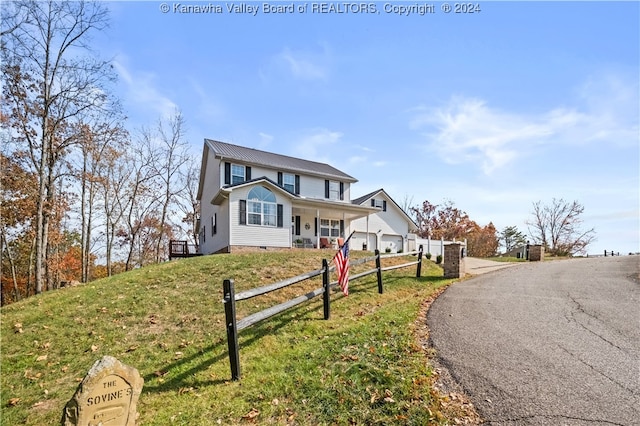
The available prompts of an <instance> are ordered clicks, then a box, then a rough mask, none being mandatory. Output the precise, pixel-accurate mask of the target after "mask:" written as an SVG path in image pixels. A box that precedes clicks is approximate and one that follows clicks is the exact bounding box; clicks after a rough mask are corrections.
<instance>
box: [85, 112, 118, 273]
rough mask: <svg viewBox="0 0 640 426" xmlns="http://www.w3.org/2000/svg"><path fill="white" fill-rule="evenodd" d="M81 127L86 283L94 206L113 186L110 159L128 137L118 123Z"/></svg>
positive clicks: (95, 212)
mask: <svg viewBox="0 0 640 426" xmlns="http://www.w3.org/2000/svg"><path fill="white" fill-rule="evenodd" d="M80 127H81V130H80V135H81V138H82V143H81V158H80V162H81V164H80V166H79V167H78V170H77V175H78V176H77V177H78V180H79V182H80V218H81V246H82V250H81V253H82V254H81V256H82V259H81V260H82V277H81V280H82V282H87V281H88V280H89V279H90V271H89V266H90V263H91V257H92V253H91V251H92V244H93V238H92V235H93V230H94V228H95V224H94V219H95V218H96V215H97V213H98V212H97V211H96V209H94V206H95V205H96V204H97V201H98V200H97V198H98V197H99V196H100V194H103V195H105V193H104V191H101V190H100V189H101V188H104V186H105V185H106V186H109V185H110V183H108V182H106V181H107V180H108V179H109V178H110V176H109V166H110V165H112V162H110V160H111V159H110V157H111V156H114V155H116V154H115V153H116V152H118V151H119V150H121V149H122V148H121V146H122V141H123V139H124V137H126V135H127V134H126V131H125V130H124V129H122V128H121V127H120V126H119V125H118V124H117V123H116V122H104V121H103V122H99V123H93V124H91V125H87V124H82V125H81V126H80ZM107 237H108V235H107ZM107 269H109V268H107Z"/></svg>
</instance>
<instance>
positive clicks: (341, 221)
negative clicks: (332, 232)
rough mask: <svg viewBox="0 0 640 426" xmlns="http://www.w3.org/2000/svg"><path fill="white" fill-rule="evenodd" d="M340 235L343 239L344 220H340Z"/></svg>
mask: <svg viewBox="0 0 640 426" xmlns="http://www.w3.org/2000/svg"><path fill="white" fill-rule="evenodd" d="M340 235H342V236H343V237H344V220H342V219H341V220H340Z"/></svg>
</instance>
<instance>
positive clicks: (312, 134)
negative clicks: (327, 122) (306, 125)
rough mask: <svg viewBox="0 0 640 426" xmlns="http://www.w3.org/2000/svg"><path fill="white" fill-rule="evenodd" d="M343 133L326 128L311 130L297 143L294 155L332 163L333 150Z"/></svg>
mask: <svg viewBox="0 0 640 426" xmlns="http://www.w3.org/2000/svg"><path fill="white" fill-rule="evenodd" d="M342 136H343V135H342V133H340V132H333V131H331V130H328V129H325V128H316V129H311V130H309V131H308V132H307V133H306V134H305V135H303V136H301V137H300V138H298V140H296V141H295V145H294V148H293V150H294V153H295V155H296V156H298V157H300V158H306V159H309V160H313V161H319V162H325V163H330V160H329V158H330V157H331V155H330V154H331V153H332V152H333V151H332V150H333V149H335V146H336V145H337V144H338V143H339V142H340V139H341V138H342Z"/></svg>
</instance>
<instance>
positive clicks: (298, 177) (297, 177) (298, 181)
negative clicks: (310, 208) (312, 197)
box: [295, 175, 300, 195]
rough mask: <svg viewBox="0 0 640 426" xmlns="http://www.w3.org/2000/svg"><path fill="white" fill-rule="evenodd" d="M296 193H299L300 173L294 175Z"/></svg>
mask: <svg viewBox="0 0 640 426" xmlns="http://www.w3.org/2000/svg"><path fill="white" fill-rule="evenodd" d="M295 193H296V195H300V175H296V189H295Z"/></svg>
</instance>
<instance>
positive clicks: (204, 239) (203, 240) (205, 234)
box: [202, 226, 207, 243]
mask: <svg viewBox="0 0 640 426" xmlns="http://www.w3.org/2000/svg"><path fill="white" fill-rule="evenodd" d="M202 242H203V243H206V242H207V227H206V226H203V227H202Z"/></svg>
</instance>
